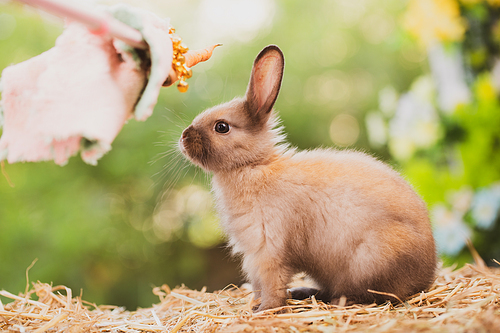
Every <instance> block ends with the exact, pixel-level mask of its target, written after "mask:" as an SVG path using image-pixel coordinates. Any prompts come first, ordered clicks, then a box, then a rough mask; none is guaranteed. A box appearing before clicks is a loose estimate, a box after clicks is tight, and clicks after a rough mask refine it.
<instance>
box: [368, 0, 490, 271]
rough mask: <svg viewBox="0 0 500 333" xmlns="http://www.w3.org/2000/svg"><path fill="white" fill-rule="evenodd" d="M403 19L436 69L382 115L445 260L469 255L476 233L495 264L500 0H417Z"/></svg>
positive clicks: (467, 258)
mask: <svg viewBox="0 0 500 333" xmlns="http://www.w3.org/2000/svg"><path fill="white" fill-rule="evenodd" d="M438 17H439V18H440V19H439V20H437V18H438ZM403 25H404V27H405V28H406V31H407V32H408V33H409V34H410V35H412V36H413V38H415V39H416V41H417V42H418V43H419V44H420V45H421V47H422V48H423V49H425V50H426V52H427V54H428V60H429V64H430V70H429V71H428V74H424V75H422V76H420V77H418V78H416V79H415V81H414V82H413V83H412V85H411V86H410V89H409V90H407V91H405V92H403V93H402V94H401V95H400V96H399V97H398V99H399V101H398V103H397V105H396V107H395V108H394V110H393V111H394V113H395V114H394V115H393V116H391V117H389V118H390V119H387V118H386V119H383V120H382V122H381V123H382V124H383V126H384V125H385V126H387V127H388V128H389V129H388V132H389V134H388V139H387V145H388V147H389V150H390V152H391V155H392V156H393V157H394V158H395V159H396V160H398V162H399V163H400V165H401V166H402V167H403V173H404V174H405V175H406V176H407V177H408V178H409V179H410V181H411V182H412V184H413V185H414V186H415V187H416V188H417V189H418V191H419V193H420V194H421V195H422V196H423V197H424V199H425V200H426V202H427V203H428V204H429V207H430V208H431V217H432V220H433V224H434V234H435V237H436V241H437V243H438V248H439V250H440V253H441V255H442V258H443V259H444V262H445V264H451V263H453V262H456V261H458V262H459V263H464V262H467V261H470V260H471V255H470V252H469V250H468V249H467V247H466V241H467V239H471V240H472V242H473V244H474V246H475V247H476V248H477V250H478V252H479V254H480V255H481V256H482V257H483V258H484V259H485V260H486V262H487V263H488V264H490V265H492V264H494V263H493V261H491V259H498V258H499V257H500V240H499V238H498V235H499V231H500V221H499V214H498V212H499V209H500V155H499V154H498V152H499V148H500V132H499V129H500V104H499V100H498V94H499V91H500V62H499V58H498V55H499V54H498V53H499V50H500V49H499V46H500V44H499V43H500V29H499V27H500V2H498V1H493V0H488V1H483V0H460V1H458V0H422V1H420V0H412V1H410V2H409V4H408V7H407V10H406V12H405V14H404V23H403ZM382 114H383V112H381V111H379V112H378V114H375V116H374V117H376V116H378V117H379V118H382V116H381V115H382ZM372 122H373V121H372ZM372 127H373V126H372ZM401 128H406V130H405V131H402V132H401V131H400V129H401ZM375 130H376V128H375ZM415 133H416V135H412V134H415ZM385 143H386V142H383V143H382V144H385Z"/></svg>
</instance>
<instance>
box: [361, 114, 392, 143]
mask: <svg viewBox="0 0 500 333" xmlns="http://www.w3.org/2000/svg"><path fill="white" fill-rule="evenodd" d="M365 124H366V130H367V134H368V141H370V145H372V146H373V147H381V146H383V145H385V144H386V143H387V125H386V123H385V120H384V118H383V117H382V115H381V114H380V113H379V112H376V111H372V112H369V113H368V114H367V115H366V116H365Z"/></svg>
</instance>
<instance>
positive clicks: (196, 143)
mask: <svg viewBox="0 0 500 333" xmlns="http://www.w3.org/2000/svg"><path fill="white" fill-rule="evenodd" d="M207 144H209V143H208V139H207V138H205V137H204V136H203V134H202V133H200V131H198V130H196V129H195V128H194V127H193V126H192V125H191V126H188V127H187V128H186V129H185V130H184V131H183V132H182V135H181V138H180V139H179V149H180V151H181V153H182V154H183V155H184V156H186V158H187V159H189V160H190V161H191V162H193V163H194V164H196V165H199V166H200V167H202V168H206V167H207V165H206V162H207V148H206V147H205V146H206V145H207Z"/></svg>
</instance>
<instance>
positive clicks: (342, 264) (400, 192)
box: [179, 45, 436, 311]
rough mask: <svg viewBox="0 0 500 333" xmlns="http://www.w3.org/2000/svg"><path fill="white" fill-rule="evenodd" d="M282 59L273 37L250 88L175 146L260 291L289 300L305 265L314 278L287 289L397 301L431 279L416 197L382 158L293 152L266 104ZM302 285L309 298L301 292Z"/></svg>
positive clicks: (429, 242)
mask: <svg viewBox="0 0 500 333" xmlns="http://www.w3.org/2000/svg"><path fill="white" fill-rule="evenodd" d="M283 69H284V57H283V53H282V52H281V50H280V49H279V48H278V47H277V46H274V45H270V46H268V47H266V48H264V49H263V50H262V51H261V52H260V53H259V55H258V56H257V58H256V59H255V62H254V65H253V69H252V74H251V77H250V83H249V85H248V89H247V92H246V95H245V96H244V97H242V98H235V99H233V100H232V101H230V102H228V103H225V104H222V105H219V106H215V107H213V108H210V109H208V110H206V111H204V112H203V113H201V114H200V115H198V116H197V117H196V118H195V119H194V120H193V122H192V124H191V125H190V126H189V127H187V128H186V129H185V130H184V132H183V133H182V137H181V139H180V141H179V146H180V149H181V152H182V153H183V154H184V155H185V156H187V158H188V159H189V160H191V161H192V162H193V163H194V164H196V165H198V166H200V167H201V168H203V169H204V170H205V171H208V172H212V173H213V178H212V187H213V193H214V195H215V198H216V202H217V208H218V211H219V213H220V216H221V219H222V226H223V229H224V230H225V232H227V234H228V236H229V243H230V245H231V246H232V248H233V252H234V253H240V254H242V256H243V270H244V272H245V273H246V275H247V276H248V278H249V280H250V282H251V284H252V287H253V289H254V291H255V294H256V298H258V297H260V298H261V304H260V306H259V308H258V311H261V310H266V309H270V308H274V307H279V306H283V305H285V304H286V298H287V289H286V287H287V284H288V283H289V282H290V279H291V277H292V275H293V274H294V273H297V272H306V273H307V274H308V275H309V276H310V277H311V278H312V279H313V280H314V281H315V282H316V283H317V285H318V287H319V289H320V290H319V291H318V290H315V289H311V290H308V289H298V290H295V291H292V296H294V292H295V295H297V296H308V295H307V292H309V291H311V292H318V295H317V297H318V298H320V299H322V300H324V301H332V302H335V301H336V300H338V299H339V298H340V297H341V296H345V297H347V300H348V301H349V302H350V303H354V302H359V303H371V302H377V303H381V302H384V301H386V300H392V301H395V300H396V299H395V298H393V297H390V296H387V295H384V294H380V293H373V292H371V291H369V290H374V291H379V292H382V293H391V294H394V295H396V296H397V297H399V298H400V299H404V298H406V297H408V296H410V295H412V294H415V293H418V292H420V291H423V290H425V289H426V288H428V287H429V286H430V285H431V283H432V282H433V280H434V274H435V269H436V252H435V245H434V239H433V237H432V231H431V226H430V222H429V218H428V212H427V209H426V206H425V204H424V202H423V201H422V200H421V199H420V198H419V197H418V195H417V194H416V193H415V192H414V191H413V189H412V188H411V186H410V185H409V184H408V183H407V182H406V181H405V180H403V178H402V177H401V176H400V175H399V174H398V173H397V172H396V171H394V170H393V169H391V168H390V167H389V166H387V165H386V164H384V163H382V162H380V161H378V160H376V159H375V158H373V157H370V156H368V155H366V154H363V153H361V152H357V151H350V150H340V151H339V150H334V149H316V150H312V151H296V150H295V149H291V148H289V147H288V146H287V145H286V144H284V143H283V140H284V135H283V134H282V129H281V128H280V127H278V125H279V120H278V117H277V116H276V114H275V113H274V112H273V105H274V102H275V101H276V98H277V96H278V92H279V90H280V86H281V80H282V77H283ZM304 292H305V293H306V295H301V294H304Z"/></svg>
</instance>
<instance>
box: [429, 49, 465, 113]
mask: <svg viewBox="0 0 500 333" xmlns="http://www.w3.org/2000/svg"><path fill="white" fill-rule="evenodd" d="M429 64H430V66H431V71H432V74H433V77H434V80H435V82H436V85H437V91H438V105H439V107H440V109H441V110H443V111H445V112H446V113H448V114H450V113H452V112H453V111H455V108H456V107H457V106H458V105H460V104H465V103H468V102H469V101H470V99H471V93H470V90H469V87H467V84H466V82H465V72H464V68H463V64H462V57H461V56H460V53H459V52H458V50H445V49H444V48H443V46H442V45H441V44H435V45H434V46H433V47H431V48H430V50H429Z"/></svg>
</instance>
